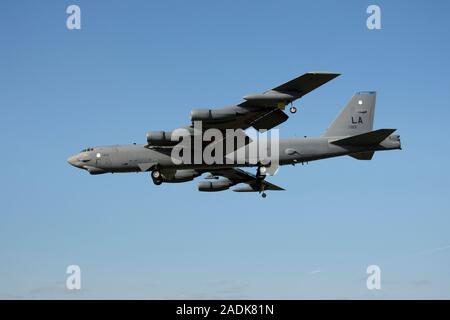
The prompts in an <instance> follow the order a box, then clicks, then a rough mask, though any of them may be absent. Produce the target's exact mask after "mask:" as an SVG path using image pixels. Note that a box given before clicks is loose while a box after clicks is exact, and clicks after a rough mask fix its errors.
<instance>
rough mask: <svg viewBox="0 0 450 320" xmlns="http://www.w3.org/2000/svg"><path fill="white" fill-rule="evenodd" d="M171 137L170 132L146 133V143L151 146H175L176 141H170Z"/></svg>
mask: <svg viewBox="0 0 450 320" xmlns="http://www.w3.org/2000/svg"><path fill="white" fill-rule="evenodd" d="M171 136H172V132H171V131H169V132H167V131H149V132H147V143H148V144H149V145H152V146H167V145H169V146H170V145H176V144H177V143H178V141H172V140H171V139H170V138H171Z"/></svg>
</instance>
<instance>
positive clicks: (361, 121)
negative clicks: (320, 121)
mask: <svg viewBox="0 0 450 320" xmlns="http://www.w3.org/2000/svg"><path fill="white" fill-rule="evenodd" d="M375 100H376V92H373V91H368V92H358V93H356V94H355V95H354V96H353V97H352V99H351V100H350V101H349V102H348V104H347V105H346V106H345V108H344V109H342V111H341V112H340V113H339V115H338V116H337V118H336V119H335V120H334V121H333V122H332V123H331V125H330V127H329V128H328V129H327V131H326V132H325V133H324V136H325V137H344V136H353V135H358V134H362V133H366V132H369V131H372V129H373V118H374V115H375Z"/></svg>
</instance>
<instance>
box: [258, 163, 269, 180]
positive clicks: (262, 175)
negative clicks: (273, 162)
mask: <svg viewBox="0 0 450 320" xmlns="http://www.w3.org/2000/svg"><path fill="white" fill-rule="evenodd" d="M266 173H267V168H266V167H263V166H259V167H258V169H257V170H256V178H257V179H260V180H264V179H265V178H266Z"/></svg>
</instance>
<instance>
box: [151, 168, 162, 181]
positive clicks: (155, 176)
mask: <svg viewBox="0 0 450 320" xmlns="http://www.w3.org/2000/svg"><path fill="white" fill-rule="evenodd" d="M152 178H153V179H156V180H158V179H160V178H161V172H160V171H159V170H153V172H152Z"/></svg>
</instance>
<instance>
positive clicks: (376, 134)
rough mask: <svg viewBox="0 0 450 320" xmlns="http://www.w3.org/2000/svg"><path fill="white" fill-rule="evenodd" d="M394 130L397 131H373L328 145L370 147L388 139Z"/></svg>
mask: <svg viewBox="0 0 450 320" xmlns="http://www.w3.org/2000/svg"><path fill="white" fill-rule="evenodd" d="M395 130H397V129H378V130H375V131H370V132H366V133H362V134H358V135H356V136H351V137H348V138H344V139H339V140H335V141H331V142H330V143H332V144H335V145H338V146H352V147H363V146H372V145H377V144H379V143H380V142H382V141H383V140H384V139H386V138H387V137H389V136H390V135H391V134H392V133H393V132H394V131H395Z"/></svg>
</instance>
